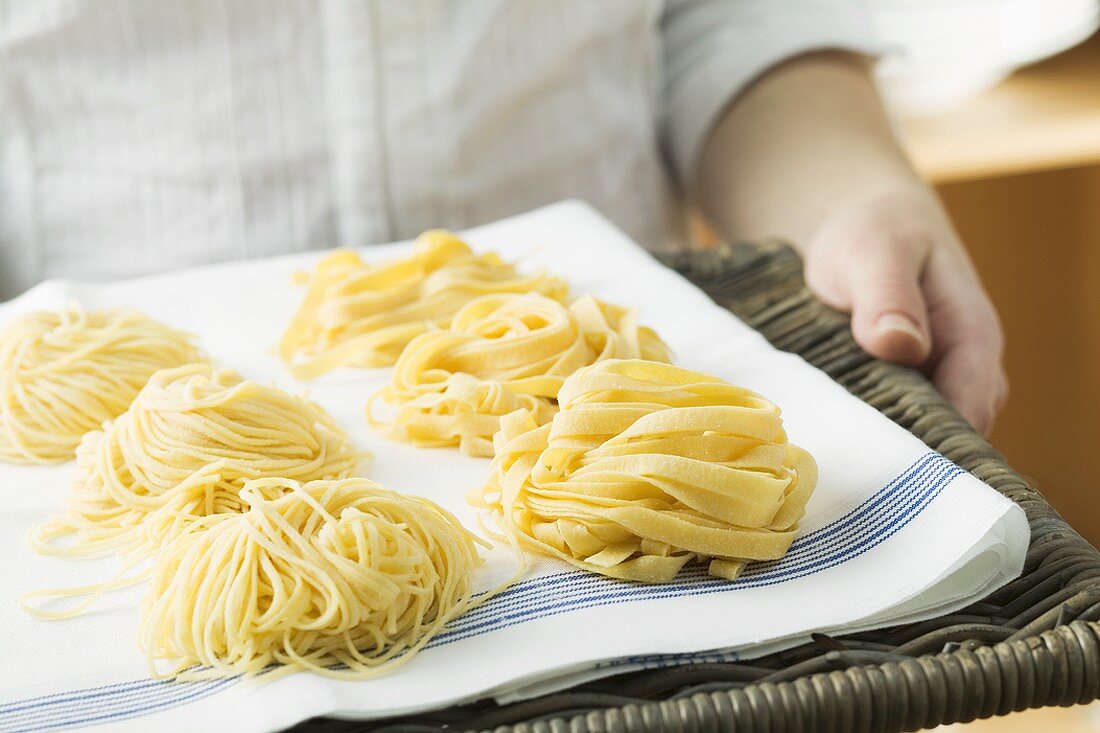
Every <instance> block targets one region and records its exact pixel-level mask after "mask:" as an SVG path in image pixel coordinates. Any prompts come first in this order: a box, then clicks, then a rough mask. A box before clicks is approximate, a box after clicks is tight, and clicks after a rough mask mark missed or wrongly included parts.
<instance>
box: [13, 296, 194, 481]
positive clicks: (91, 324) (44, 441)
mask: <svg viewBox="0 0 1100 733" xmlns="http://www.w3.org/2000/svg"><path fill="white" fill-rule="evenodd" d="M201 358H202V357H201V355H200V353H199V351H198V349H197V348H196V347H195V345H194V343H193V341H192V338H191V336H190V335H188V334H186V333H183V332H181V331H177V330H175V329H173V328H169V327H168V326H166V325H164V324H163V323H158V322H157V321H154V320H152V319H150V318H146V317H145V316H143V315H142V314H141V313H138V312H137V311H134V310H94V311H85V310H83V309H82V308H80V307H79V306H77V305H72V306H69V307H67V308H64V309H62V310H59V311H35V312H33V313H28V314H26V315H23V316H20V317H17V318H15V319H14V320H12V321H11V322H10V323H8V324H7V325H6V326H5V327H4V329H3V331H0V460H3V461H10V462H14V463H57V462H60V461H67V460H69V459H71V458H72V457H73V454H74V452H75V451H76V447H77V445H79V443H80V438H81V436H83V435H84V433H86V432H88V431H89V430H95V429H96V428H98V427H99V426H100V425H101V424H102V423H103V422H104V421H105V420H110V419H112V418H114V417H116V416H118V415H120V414H122V412H123V411H125V410H126V408H127V407H129V406H130V402H132V401H133V399H134V397H135V396H136V395H137V393H138V391H139V390H140V389H141V388H142V387H143V386H145V383H146V381H148V379H149V377H150V376H152V374H153V373H154V372H156V371H158V370H160V369H164V368H166V367H173V366H180V365H182V364H189V363H192V362H195V361H199V360H200V359H201Z"/></svg>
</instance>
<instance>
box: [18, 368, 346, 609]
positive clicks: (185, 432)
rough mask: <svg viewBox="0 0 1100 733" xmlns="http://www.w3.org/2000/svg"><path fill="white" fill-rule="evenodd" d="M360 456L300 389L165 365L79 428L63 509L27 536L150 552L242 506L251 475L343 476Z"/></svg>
mask: <svg viewBox="0 0 1100 733" xmlns="http://www.w3.org/2000/svg"><path fill="white" fill-rule="evenodd" d="M362 457H363V454H362V453H361V452H360V451H357V450H356V449H355V447H354V446H352V444H351V442H350V440H349V439H348V437H347V435H346V434H345V433H344V431H343V429H341V428H340V427H339V426H338V425H337V424H336V423H335V421H334V420H333V419H332V418H331V417H330V416H329V415H328V413H326V412H325V411H324V410H323V409H321V407H319V406H318V405H315V404H313V403H311V402H308V401H307V400H305V399H302V398H300V397H295V396H293V395H290V394H288V393H286V392H284V391H283V390H281V389H277V388H275V387H267V386H263V385H260V384H256V383H255V382H251V381H248V380H246V379H245V378H244V377H242V376H241V375H240V374H238V373H237V372H235V371H233V370H231V369H215V368H214V367H212V366H210V365H208V364H193V365H189V366H184V367H178V368H175V369H167V370H163V371H160V372H157V373H156V374H154V375H153V377H152V378H151V379H150V380H149V383H148V384H147V385H146V386H145V388H144V389H142V390H141V392H140V393H139V394H138V396H137V398H135V399H134V402H133V404H132V405H130V409H128V410H127V411H126V412H125V413H123V414H122V415H120V416H119V417H118V418H117V419H116V420H114V421H112V422H110V423H107V424H106V425H104V427H103V429H102V430H97V431H93V432H91V433H88V434H87V435H86V436H85V437H84V440H83V442H82V443H81V444H80V447H79V448H78V449H77V468H76V476H75V478H74V480H73V483H72V486H71V489H70V492H69V496H68V499H67V502H66V506H65V511H64V513H63V514H62V515H61V516H59V517H54V518H52V519H51V520H50V521H48V522H46V523H45V524H43V525H41V526H39V527H38V528H36V530H35V531H34V533H33V534H32V535H31V543H32V546H33V547H34V548H35V549H36V550H37V551H38V552H40V553H43V554H50V555H63V556H84V555H98V554H104V553H108V552H112V551H119V550H121V551H123V554H124V555H126V556H128V557H131V558H141V557H147V556H148V555H150V554H152V553H153V552H154V551H155V550H156V549H157V548H159V547H161V546H163V545H164V544H165V543H167V542H169V541H170V540H171V539H172V538H173V537H175V536H177V535H179V534H180V533H181V532H184V531H186V530H187V528H188V527H189V526H190V525H191V524H192V523H193V522H195V521H196V520H198V519H200V518H202V517H206V516H209V515H214V514H225V513H237V512H240V511H242V510H243V509H244V508H245V502H244V500H243V499H241V496H240V492H241V488H242V487H243V486H244V485H245V483H246V482H248V481H250V480H252V479H256V478H261V477H266V476H281V477H286V478H289V479H300V480H305V481H309V480H314V479H323V478H343V477H346V476H349V475H351V474H352V473H353V472H354V471H355V469H356V467H357V465H358V464H359V462H360V460H361V458H362ZM60 538H64V539H65V540H66V541H65V542H58V540H59V539H60ZM36 595H64V594H53V593H47V592H41V593H39V594H36Z"/></svg>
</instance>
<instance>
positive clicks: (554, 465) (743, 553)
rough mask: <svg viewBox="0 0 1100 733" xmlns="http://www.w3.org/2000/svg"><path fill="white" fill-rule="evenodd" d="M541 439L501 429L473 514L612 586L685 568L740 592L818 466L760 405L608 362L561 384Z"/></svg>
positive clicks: (527, 421) (721, 386) (708, 385)
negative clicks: (749, 567)
mask: <svg viewBox="0 0 1100 733" xmlns="http://www.w3.org/2000/svg"><path fill="white" fill-rule="evenodd" d="M558 400H559V403H560V405H561V410H560V412H558V414H557V415H555V416H554V419H553V421H552V422H551V423H549V424H547V425H544V426H538V425H536V424H535V423H534V421H533V420H532V419H531V417H530V415H528V414H526V413H524V412H515V413H512V414H510V415H507V416H505V417H504V418H503V419H502V420H501V432H500V433H498V434H497V435H496V437H495V443H496V457H495V459H494V462H493V468H492V475H491V478H490V481H489V483H488V484H487V485H486V486H485V487H484V489H483V490H482V491H481V492H479V493H478V494H477V495H476V496H475V497H474V501H475V503H478V504H480V505H481V506H483V507H485V508H487V509H489V511H490V512H491V515H492V516H493V518H494V519H495V520H496V522H497V523H498V525H499V526H500V527H501V528H502V529H503V530H504V531H505V532H506V533H507V534H508V535H509V536H510V537H511V538H512V539H514V540H516V541H518V542H519V543H521V544H523V545H525V546H527V547H529V548H531V549H534V550H536V551H538V552H541V553H544V554H547V555H552V556H554V557H557V558H560V559H562V560H565V561H566V562H569V563H572V564H573V565H576V566H577V567H580V568H583V569H585V570H589V571H592V572H595V573H601V574H603V575H608V576H611V577H614V578H622V579H627V580H637V581H646V582H664V581H668V580H670V579H671V578H672V577H673V576H674V575H675V574H676V573H677V572H679V570H680V569H681V568H682V567H683V565H684V564H685V563H687V562H689V561H691V560H702V561H709V563H710V564H709V569H710V572H711V574H713V575H716V576H719V577H723V578H730V579H732V578H733V577H735V576H736V575H737V574H738V573H739V572H740V571H741V569H742V567H743V566H744V564H745V563H746V562H747V561H750V560H773V559H777V558H779V557H782V556H783V554H784V553H785V552H786V551H787V549H788V548H789V547H790V544H791V542H792V541H793V540H794V537H795V534H796V531H797V526H798V522H799V520H800V519H801V518H802V515H803V513H804V510H805V506H806V502H807V501H808V500H809V498H810V494H811V493H812V492H813V489H814V486H815V485H816V482H817V466H816V464H815V462H814V460H813V458H812V457H811V456H810V455H809V454H808V453H807V452H806V451H804V450H802V449H801V448H799V447H797V446H795V445H793V444H791V443H788V442H787V436H786V434H785V433H784V431H783V425H782V421H781V419H780V417H779V409H778V408H777V407H776V406H775V405H774V404H772V403H771V402H769V401H768V400H766V399H764V398H763V397H761V396H760V395H758V394H755V393H753V392H751V391H749V390H747V389H743V388H740V387H736V386H734V385H731V384H728V383H726V382H723V381H722V380H720V379H718V378H716V377H712V376H708V375H705V374H699V373H696V372H691V371H688V370H686V369H680V368H678V367H673V366H670V365H667V364H659V363H654V362H647V361H640V360H610V361H603V362H599V363H597V364H595V365H593V366H590V367H586V368H584V369H582V370H580V371H578V372H577V373H576V374H574V375H573V376H572V377H570V378H569V379H567V380H566V381H565V384H564V385H562V388H561V390H560V392H559V395H558Z"/></svg>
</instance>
